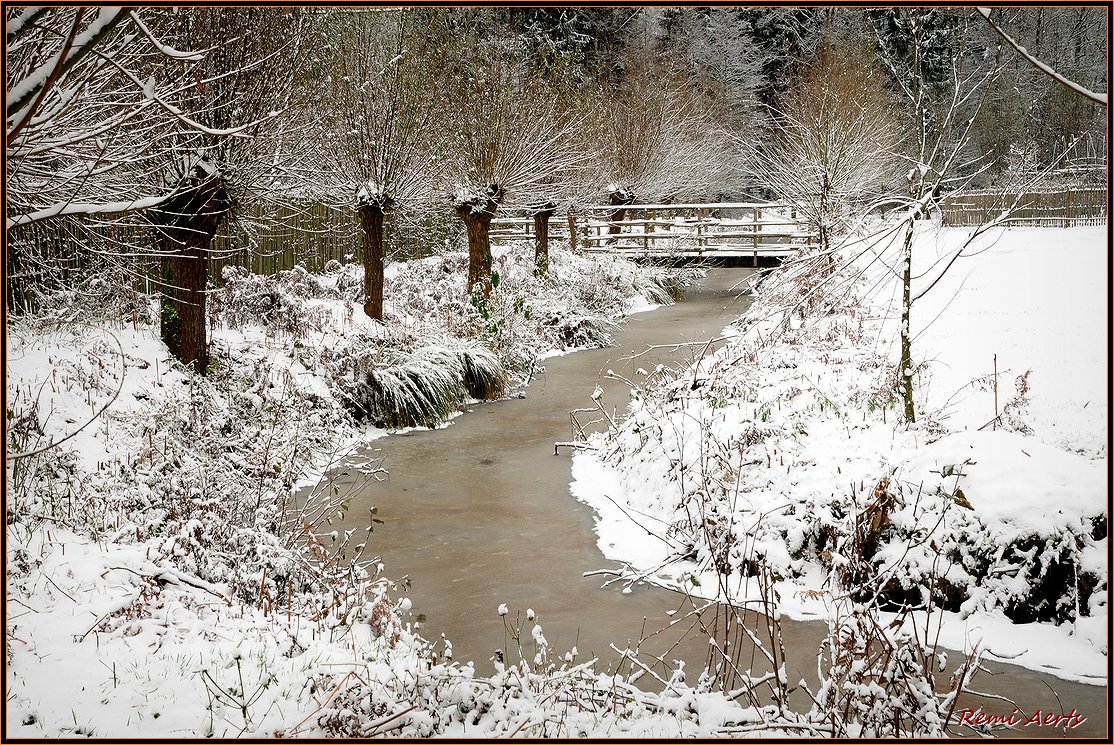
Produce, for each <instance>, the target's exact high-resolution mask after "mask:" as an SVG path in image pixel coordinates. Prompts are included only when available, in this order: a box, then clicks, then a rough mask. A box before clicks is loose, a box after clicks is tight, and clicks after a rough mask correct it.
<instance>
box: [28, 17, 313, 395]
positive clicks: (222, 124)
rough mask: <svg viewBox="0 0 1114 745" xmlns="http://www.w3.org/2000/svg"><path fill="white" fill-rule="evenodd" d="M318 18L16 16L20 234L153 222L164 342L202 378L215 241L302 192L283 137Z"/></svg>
mask: <svg viewBox="0 0 1114 745" xmlns="http://www.w3.org/2000/svg"><path fill="white" fill-rule="evenodd" d="M306 17H307V16H306V15H305V14H303V13H300V12H281V13H276V12H274V11H273V10H270V9H268V10H266V11H263V10H260V9H255V10H248V9H236V10H232V9H217V8H210V9H187V10H180V11H178V12H172V11H170V10H148V11H144V12H143V14H140V13H139V12H137V11H129V10H121V9H109V8H102V9H99V10H97V11H96V13H95V15H94V14H93V13H92V12H91V11H89V9H84V8H50V9H45V10H44V9H27V10H24V11H21V12H15V11H13V12H10V13H9V14H8V21H9V23H8V43H9V64H8V66H7V86H8V91H9V94H10V95H9V99H8V103H7V106H6V113H7V115H8V128H7V143H6V144H7V153H8V164H9V168H8V173H7V183H6V186H7V187H8V188H7V193H8V197H9V201H8V214H7V219H6V229H7V230H11V229H13V228H19V227H20V226H26V225H32V224H35V223H40V222H44V221H47V220H57V219H76V218H78V217H88V216H95V217H97V218H98V219H116V218H118V216H121V215H123V216H124V217H125V218H126V217H127V216H128V215H133V214H139V213H142V217H143V219H144V220H145V221H146V222H147V224H148V225H151V226H154V228H155V242H156V244H157V248H158V254H159V255H160V256H161V260H162V264H163V267H162V274H163V279H164V282H165V286H166V291H165V292H164V301H163V310H162V333H163V338H164V340H165V341H166V342H167V345H168V346H169V348H170V350H171V351H172V353H174V354H175V355H176V356H177V357H178V358H179V359H181V360H182V361H183V362H187V363H192V364H194V366H195V368H196V369H197V370H198V371H199V372H202V373H203V372H204V371H205V368H206V366H207V359H208V349H207V339H206V333H205V312H204V307H205V294H204V293H205V284H206V278H207V258H208V251H209V248H210V244H211V243H212V240H213V236H214V235H215V234H216V231H217V229H218V227H219V226H220V224H221V223H222V221H223V220H224V219H225V218H226V217H227V215H228V214H229V212H230V210H231V209H232V207H233V206H234V205H235V204H236V203H238V202H244V201H250V200H251V199H254V198H255V197H257V196H258V195H259V194H260V193H261V192H263V191H267V190H274V189H276V188H281V186H282V185H283V184H284V183H289V181H290V180H291V178H290V177H291V174H288V173H283V166H282V158H281V157H280V150H281V148H278V147H277V146H276V143H277V142H278V141H279V140H278V138H276V136H275V135H276V133H278V132H281V131H282V124H283V117H282V116H281V112H282V110H283V109H284V108H285V107H286V105H287V103H288V100H289V95H290V90H291V86H290V85H289V78H290V73H291V70H293V68H294V65H295V64H298V63H297V62H296V60H297V58H298V55H299V49H298V45H299V44H300V43H301V42H302V41H303V40H304V36H303V35H302V34H301V33H300V32H301V29H302V26H303V21H304V20H305V18H306ZM182 49H195V50H199V51H196V52H183V51H180V50H182ZM280 50H282V51H283V52H285V56H283V55H282V54H280ZM232 164H234V165H235V171H234V172H233V171H232V169H231V168H230V166H231V165H232ZM121 219H124V218H121ZM105 250H106V251H111V250H112V249H111V248H108V249H105Z"/></svg>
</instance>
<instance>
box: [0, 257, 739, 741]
mask: <svg viewBox="0 0 1114 745" xmlns="http://www.w3.org/2000/svg"><path fill="white" fill-rule="evenodd" d="M552 266H553V268H554V271H553V273H552V275H551V276H550V277H549V278H547V279H537V278H534V277H533V274H532V268H533V267H532V261H528V260H520V257H518V256H516V255H514V254H513V253H511V252H503V253H501V254H500V255H499V256H498V258H497V261H496V270H497V271H498V272H499V274H500V279H501V281H500V283H499V286H498V287H497V288H496V291H495V292H494V293H493V294H492V297H491V300H490V301H489V302H487V303H486V304H482V303H478V302H475V301H473V300H472V299H471V298H468V297H466V296H465V295H464V293H463V288H462V286H463V284H464V282H463V277H464V274H463V272H462V271H458V270H463V267H464V257H463V256H462V255H459V254H451V253H447V254H445V255H443V256H438V257H435V258H433V259H429V260H425V261H422V262H413V263H410V264H407V265H396V266H394V267H392V271H391V275H390V279H389V282H388V286H387V292H388V297H389V298H390V299H391V303H389V305H388V319H387V321H388V322H387V323H386V324H384V325H377V324H373V323H371V322H370V321H369V320H368V319H366V318H364V317H363V315H362V312H361V310H360V305H359V303H358V293H359V291H360V286H361V279H362V278H361V277H360V275H359V271H358V269H356V268H354V267H351V266H347V267H346V266H340V265H333V266H331V267H330V268H329V271H328V272H327V273H326V274H325V275H322V276H315V275H311V274H308V273H307V272H305V271H303V270H300V269H295V270H292V271H290V272H285V273H283V274H282V275H281V276H279V277H277V278H265V277H255V276H252V275H249V274H246V273H243V272H241V271H238V270H229V271H228V273H227V274H226V277H225V280H226V282H225V284H224V286H223V287H222V288H221V289H219V290H216V291H214V292H213V293H212V294H211V296H210V297H211V306H210V308H209V311H210V321H211V326H212V329H211V330H212V364H211V368H210V371H209V374H208V375H207V376H205V377H200V376H195V375H193V374H192V373H191V370H190V369H189V368H184V367H183V366H181V365H180V364H178V363H176V362H174V361H173V360H171V359H170V357H169V355H168V353H167V350H166V347H165V346H164V345H163V344H162V342H161V341H160V340H159V335H158V328H157V320H156V319H157V316H156V314H155V313H154V307H155V306H154V300H153V299H150V298H143V297H141V296H137V295H135V293H133V292H130V291H127V290H124V289H122V288H121V286H120V284H119V283H118V282H114V281H113V279H112V278H93V279H92V280H91V281H90V282H89V283H88V284H87V285H86V286H85V287H81V288H75V289H74V290H71V291H69V292H67V293H59V294H55V295H53V296H51V297H49V298H45V300H46V302H45V303H44V307H48V308H50V309H51V310H50V312H49V313H46V314H44V315H42V316H39V317H35V318H21V319H16V320H14V321H13V322H12V323H11V325H10V326H9V328H8V349H7V352H8V355H7V371H6V372H7V392H8V412H7V413H8V416H9V419H8V423H9V427H8V438H9V439H8V442H7V448H8V452H9V454H10V455H11V456H17V457H15V458H14V459H11V460H8V461H7V463H6V467H7V473H6V476H7V485H8V490H7V518H8V520H7V526H6V529H7V541H6V549H7V550H6V569H7V577H8V585H7V587H8V597H7V600H8V607H9V610H10V613H9V614H8V617H7V618H8V623H7V628H6V629H5V632H6V635H7V640H8V644H7V652H8V662H9V665H8V679H7V684H8V685H7V693H8V698H7V713H8V715H9V716H8V730H7V732H8V734H10V735H14V736H26V737H40V736H82V735H91V736H98V737H122V736H128V737H157V736H171V737H194V736H204V735H215V736H237V735H245V734H255V735H271V734H287V735H340V734H353V735H354V734H362V735H371V734H382V733H391V734H397V735H403V736H429V735H434V734H457V735H465V734H468V735H471V734H498V733H508V732H512V731H514V732H519V733H530V734H544V733H548V734H555V733H564V734H567V735H577V734H580V733H582V732H583V733H592V734H599V733H603V732H608V731H611V732H628V731H629V732H632V733H635V734H641V733H650V732H653V733H672V734H682V733H686V734H701V733H703V734H707V733H709V732H712V731H713V730H714V729H715V727H717V726H721V725H723V724H724V722H725V721H727V722H729V723H738V722H743V721H753V720H755V718H756V715H754V714H753V713H751V714H748V713H746V712H745V711H743V710H742V709H741V708H740V707H739V706H737V705H733V704H728V703H727V702H723V704H722V706H721V708H722V709H723V712H724V715H723V716H722V717H720V718H719V719H716V718H715V717H704V718H700V717H698V716H697V715H696V714H695V713H694V712H695V711H696V708H691V707H690V708H686V707H689V705H690V704H691V705H692V707H697V706H698V704H699V702H700V701H702V700H703V699H704V698H709V697H710V694H708V695H707V696H706V695H705V693H704V692H700V691H696V690H689V689H687V688H685V687H684V686H683V685H681V684H680V683H678V686H677V690H678V691H680V692H681V693H683V695H682V696H681V697H679V698H677V697H673V698H666V697H663V696H658V695H654V694H646V695H643V694H642V693H640V692H638V691H637V689H635V688H634V687H633V685H632V681H631V680H614V679H610V678H604V677H601V676H598V675H597V674H595V673H594V672H593V671H592V668H591V663H590V662H589V663H587V664H585V663H574V661H573V660H571V659H569V660H564V659H561V660H558V659H551V658H550V656H549V655H548V653H545V654H542V655H541V656H539V657H537V658H536V659H534V658H533V657H531V659H530V660H519V661H516V660H513V659H510V658H509V659H508V660H507V665H506V667H505V668H504V669H503V670H502V671H501V672H500V673H499V674H498V675H496V676H494V677H491V678H476V677H475V676H474V674H473V671H472V668H471V667H470V666H469V665H467V664H464V665H461V664H458V663H455V662H452V661H451V659H450V658H451V651H450V650H451V647H449V646H448V645H447V644H445V645H442V644H438V645H437V646H436V649H435V646H434V645H433V644H431V643H428V642H426V641H424V640H423V639H421V637H420V636H419V635H418V629H419V627H420V623H419V622H418V617H417V616H416V612H415V615H412V614H411V609H410V603H409V601H408V600H406V599H405V598H404V597H401V594H402V593H401V591H400V589H399V588H397V587H396V586H395V585H394V584H393V583H392V582H390V581H389V580H388V579H386V578H385V576H384V567H383V566H382V564H380V562H379V561H378V560H377V559H376V558H375V557H374V556H373V554H374V545H373V543H369V537H370V527H371V526H370V525H369V530H368V531H365V532H364V533H352V532H345V533H344V534H338V532H337V531H336V530H335V529H333V528H332V523H333V521H334V518H336V517H337V516H338V513H343V512H344V511H346V510H347V498H348V496H349V494H348V492H347V491H344V490H341V489H340V487H339V486H335V485H334V482H333V481H331V480H329V479H323V480H321V481H320V482H317V481H316V479H317V477H318V476H320V474H322V473H323V472H324V471H325V470H326V469H327V467H328V466H329V465H330V464H332V465H336V464H338V463H339V462H340V461H341V459H345V458H347V459H348V460H347V462H346V466H347V467H346V469H345V470H346V471H347V472H349V473H352V472H359V471H362V472H363V473H364V474H365V476H364V477H365V478H369V479H370V478H377V477H379V475H380V473H381V472H380V471H379V469H378V468H377V467H376V464H374V463H366V464H362V465H361V464H360V463H357V462H353V461H352V460H351V456H352V452H353V450H354V448H355V447H356V446H358V445H359V444H361V443H363V442H366V441H368V440H370V439H373V438H375V437H379V436H382V435H383V434H385V432H384V431H383V430H382V429H379V428H377V427H374V426H369V425H368V423H369V422H381V423H384V424H392V425H399V426H404V425H405V426H410V425H414V424H420V425H426V426H433V425H436V424H439V423H440V422H441V421H443V420H444V419H445V418H448V417H449V416H452V415H455V414H456V413H459V410H460V406H461V404H463V403H464V402H465V401H466V399H467V398H468V397H470V396H472V397H495V396H499V395H503V394H504V393H505V392H506V391H507V390H508V388H509V386H510V385H513V384H515V383H516V382H521V381H522V380H523V379H525V378H527V377H528V375H529V373H530V371H531V368H532V365H533V364H534V356H535V355H538V354H540V353H542V352H546V351H548V350H551V349H555V348H556V349H567V348H569V347H572V346H577V345H587V344H593V343H604V342H606V341H607V336H606V332H607V330H608V329H609V328H611V327H612V325H613V324H614V322H615V320H616V319H617V318H618V317H619V316H621V315H622V314H623V313H624V312H625V311H626V310H627V309H628V307H629V308H632V309H633V308H642V307H645V305H646V304H647V300H646V297H644V296H645V295H648V294H652V293H653V292H655V289H654V288H656V293H657V294H656V295H654V298H655V299H656V300H658V301H664V300H668V298H667V296H666V295H665V288H666V287H667V285H668V283H666V282H662V281H659V278H660V275H658V276H655V275H654V273H653V272H652V271H647V270H642V269H639V268H637V267H635V266H634V265H633V264H630V263H628V262H624V261H618V260H600V261H594V260H587V259H583V258H580V257H577V256H574V255H571V254H569V253H568V252H566V251H561V250H555V251H554V261H553V263H552ZM77 319H81V320H80V321H79V320H77ZM391 381H393V382H391ZM361 386H362V387H363V388H365V389H370V390H371V391H373V392H374V395H373V394H368V395H364V396H361V395H359V392H360V390H361ZM431 392H432V393H433V396H432V398H431V397H430V395H429V394H430V393H431ZM407 395H409V397H410V400H408V401H404V400H402V399H403V398H404V397H405V396H407ZM375 396H378V398H376V397H375ZM392 397H393V398H392ZM415 401H417V402H418V403H417V405H418V408H417V409H413V410H407V409H406V407H407V406H411V405H412V404H414V402H415ZM446 402H448V403H447V404H446ZM423 407H424V408H423ZM315 483H316V484H317V485H316V487H315V488H314V489H313V490H312V495H311V496H310V497H308V498H307V497H304V496H302V497H296V495H297V494H299V488H300V487H302V486H305V485H307V484H308V485H312V484H315ZM373 519H374V518H373V517H370V518H369V521H370V520H373ZM540 633H541V631H540V627H539V629H538V634H539V635H540ZM682 689H683V690H682ZM684 691H689V692H687V693H686V692H684ZM709 706H710V704H709ZM705 708H707V707H705ZM732 712H733V713H732ZM729 715H730V716H729ZM731 717H733V718H731ZM717 722H718V724H717Z"/></svg>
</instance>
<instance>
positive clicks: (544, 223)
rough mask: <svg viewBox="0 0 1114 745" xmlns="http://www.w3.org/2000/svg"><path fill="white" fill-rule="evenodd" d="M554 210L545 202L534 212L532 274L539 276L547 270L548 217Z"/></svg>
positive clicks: (553, 207)
mask: <svg viewBox="0 0 1114 745" xmlns="http://www.w3.org/2000/svg"><path fill="white" fill-rule="evenodd" d="M555 211H556V207H555V206H554V205H551V204H547V205H545V206H544V207H542V208H541V209H539V210H538V211H537V212H535V213H534V274H536V275H537V276H539V277H541V276H544V275H545V274H546V273H547V272H548V271H549V218H551V217H553V213H554V212H555Z"/></svg>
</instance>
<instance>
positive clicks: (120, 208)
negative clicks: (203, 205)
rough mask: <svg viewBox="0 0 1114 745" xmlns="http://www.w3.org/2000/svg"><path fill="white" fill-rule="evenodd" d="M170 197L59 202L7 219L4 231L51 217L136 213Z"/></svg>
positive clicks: (164, 195)
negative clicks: (93, 201) (96, 201)
mask: <svg viewBox="0 0 1114 745" xmlns="http://www.w3.org/2000/svg"><path fill="white" fill-rule="evenodd" d="M171 196H172V195H171V194H163V195H160V196H151V197H143V198H139V199H132V200H130V201H120V202H100V203H83V202H60V203H58V204H52V205H51V206H49V207H46V208H43V209H40V210H35V211H34V212H28V213H26V214H23V215H16V216H15V217H8V218H7V220H6V222H5V230H11V229H12V228H14V227H17V226H19V225H27V224H29V223H33V222H41V221H42V220H48V219H50V218H52V217H62V216H65V215H118V214H121V213H124V212H136V211H138V210H145V209H150V208H151V207H157V206H159V205H160V204H162V203H163V202H165V201H166V200H167V199H168V198H170V197H171Z"/></svg>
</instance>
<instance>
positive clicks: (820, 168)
mask: <svg viewBox="0 0 1114 745" xmlns="http://www.w3.org/2000/svg"><path fill="white" fill-rule="evenodd" d="M897 103H898V102H897V100H896V97H895V96H894V95H893V94H892V93H891V92H890V91H889V89H888V85H887V81H886V80H885V79H884V76H883V73H882V71H881V70H879V69H877V68H876V66H875V65H874V63H873V61H872V60H871V59H870V57H869V56H868V55H867V53H866V51H865V50H863V49H861V48H859V47H857V46H854V45H852V44H848V43H842V44H832V43H828V44H825V45H822V46H821V47H820V49H819V51H818V53H817V55H816V58H815V59H814V60H813V62H812V64H811V65H810V66H809V67H808V68H807V69H806V70H805V71H804V72H803V74H802V75H801V77H800V79H799V80H798V81H797V83H796V85H795V86H794V87H793V88H791V89H790V90H789V91H788V92H787V93H786V95H785V96H784V97H783V98H782V101H781V103H780V105H779V107H778V110H777V112H776V113H775V115H774V123H775V124H774V130H773V133H772V136H771V139H770V141H769V143H768V145H767V146H766V147H765V148H764V149H763V152H762V155H761V156H760V157H758V158H755V159H754V163H755V167H756V169H757V171H758V174H759V176H760V177H761V179H762V180H763V181H764V182H765V183H766V184H768V185H769V186H770V187H771V188H772V189H773V190H774V191H775V192H776V193H778V194H779V195H780V196H781V197H782V198H784V199H786V200H789V201H791V202H792V203H793V204H795V205H796V206H797V207H798V208H799V209H800V210H801V212H802V213H803V214H804V215H805V216H806V217H807V218H808V219H809V220H810V221H811V222H813V223H815V224H816V225H817V226H818V228H819V231H820V245H821V248H822V249H823V250H825V251H826V250H827V249H828V248H829V245H830V237H831V233H832V230H833V229H834V228H836V226H837V224H838V223H839V221H840V220H841V219H842V218H843V217H846V216H848V215H850V214H851V213H852V211H853V210H857V209H859V208H861V206H862V205H863V204H865V203H866V202H867V201H869V200H871V199H873V198H876V197H877V196H879V195H880V194H881V193H882V192H883V191H885V189H886V188H887V187H892V186H894V185H895V181H896V178H897V176H898V173H899V171H900V164H901V157H900V153H899V151H898V145H899V143H900V141H901V139H902V126H901V119H900V112H899V109H898V106H897Z"/></svg>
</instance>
